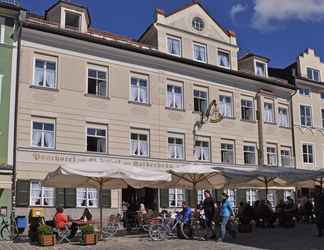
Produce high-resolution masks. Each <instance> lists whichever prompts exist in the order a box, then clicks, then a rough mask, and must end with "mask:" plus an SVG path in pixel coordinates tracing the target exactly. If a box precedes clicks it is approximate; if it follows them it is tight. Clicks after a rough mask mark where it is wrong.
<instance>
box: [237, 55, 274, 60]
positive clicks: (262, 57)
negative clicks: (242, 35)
mask: <svg viewBox="0 0 324 250" xmlns="http://www.w3.org/2000/svg"><path fill="white" fill-rule="evenodd" d="M250 57H255V58H259V59H261V60H264V61H266V62H269V61H270V59H269V58H268V57H265V56H260V55H257V54H254V53H247V54H246V55H244V56H242V57H241V58H240V59H239V61H242V60H245V59H247V58H250Z"/></svg>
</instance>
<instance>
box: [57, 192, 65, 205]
mask: <svg viewBox="0 0 324 250" xmlns="http://www.w3.org/2000/svg"><path fill="white" fill-rule="evenodd" d="M55 206H56V207H63V208H64V207H65V204H64V188H55Z"/></svg>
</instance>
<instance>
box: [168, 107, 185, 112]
mask: <svg viewBox="0 0 324 250" xmlns="http://www.w3.org/2000/svg"><path fill="white" fill-rule="evenodd" d="M165 109H166V110H171V111H178V112H186V110H185V109H177V108H169V107H165Z"/></svg>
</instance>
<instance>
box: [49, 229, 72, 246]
mask: <svg viewBox="0 0 324 250" xmlns="http://www.w3.org/2000/svg"><path fill="white" fill-rule="evenodd" d="M53 232H54V234H56V239H57V241H58V243H63V242H64V241H66V242H67V243H69V242H70V239H69V237H70V235H71V230H70V228H69V226H68V225H65V226H64V229H60V228H54V229H53Z"/></svg>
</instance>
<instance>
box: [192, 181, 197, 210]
mask: <svg viewBox="0 0 324 250" xmlns="http://www.w3.org/2000/svg"><path fill="white" fill-rule="evenodd" d="M191 204H192V206H193V208H194V209H196V208H197V184H196V183H194V184H193V186H192V193H191Z"/></svg>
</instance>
